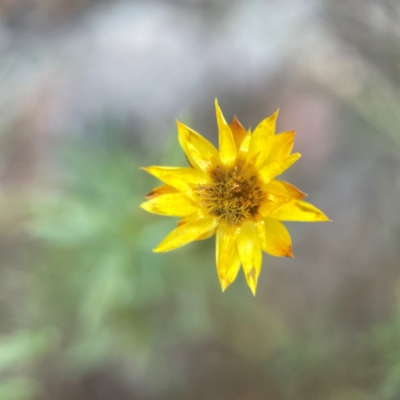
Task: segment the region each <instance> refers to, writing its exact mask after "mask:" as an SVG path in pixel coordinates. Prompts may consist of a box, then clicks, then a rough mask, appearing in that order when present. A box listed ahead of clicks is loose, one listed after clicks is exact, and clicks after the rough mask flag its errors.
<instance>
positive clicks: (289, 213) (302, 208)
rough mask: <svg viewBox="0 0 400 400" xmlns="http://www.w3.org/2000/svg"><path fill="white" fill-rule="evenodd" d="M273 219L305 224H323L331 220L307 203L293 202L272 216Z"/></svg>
mask: <svg viewBox="0 0 400 400" xmlns="http://www.w3.org/2000/svg"><path fill="white" fill-rule="evenodd" d="M271 217H272V218H276V219H279V220H281V221H304V222H323V221H329V218H328V217H327V216H326V215H325V214H324V213H323V212H322V211H321V210H319V209H318V208H317V207H314V206H313V205H312V204H310V203H307V202H305V201H299V200H293V201H290V202H288V203H286V204H284V205H283V206H282V207H280V208H279V209H278V210H277V211H276V212H274V213H273V214H271Z"/></svg>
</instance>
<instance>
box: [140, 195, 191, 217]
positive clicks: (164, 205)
mask: <svg viewBox="0 0 400 400" xmlns="http://www.w3.org/2000/svg"><path fill="white" fill-rule="evenodd" d="M140 207H142V208H143V209H144V210H146V211H148V212H151V213H153V214H160V215H168V216H172V217H183V216H185V215H190V214H193V213H194V212H195V211H196V210H197V207H196V206H194V205H193V203H192V202H191V201H190V199H189V198H188V197H186V196H185V195H183V194H182V193H172V194H164V195H162V196H158V197H154V198H152V199H151V200H149V201H146V202H144V203H142V204H141V205H140Z"/></svg>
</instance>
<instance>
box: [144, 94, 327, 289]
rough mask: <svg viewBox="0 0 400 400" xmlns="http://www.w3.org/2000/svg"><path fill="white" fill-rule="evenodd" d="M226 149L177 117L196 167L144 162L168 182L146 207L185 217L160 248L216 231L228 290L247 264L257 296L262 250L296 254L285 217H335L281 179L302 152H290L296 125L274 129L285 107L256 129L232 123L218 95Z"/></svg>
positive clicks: (221, 272) (184, 146)
mask: <svg viewBox="0 0 400 400" xmlns="http://www.w3.org/2000/svg"><path fill="white" fill-rule="evenodd" d="M215 109H216V114H217V124H218V131H219V151H218V150H217V149H216V148H215V147H214V146H213V145H212V144H211V143H210V142H209V141H208V140H206V139H205V138H204V137H202V136H201V135H199V134H198V133H196V132H195V131H193V130H192V129H190V128H189V127H187V126H186V125H184V124H182V123H180V122H179V121H178V122H177V125H178V139H179V143H180V145H181V146H182V149H183V151H184V152H185V154H186V157H187V159H188V161H189V164H190V166H189V167H182V168H181V167H158V166H151V167H146V168H143V169H144V170H145V171H147V172H148V173H150V174H151V175H154V176H155V177H156V178H158V179H160V180H161V181H162V182H163V183H164V184H163V185H162V186H159V187H157V188H155V189H154V190H152V191H151V192H150V193H149V194H148V196H146V198H147V200H148V201H146V202H145V203H143V204H141V207H142V208H143V209H145V210H146V211H149V212H151V213H154V214H160V215H167V216H174V217H180V218H181V219H180V221H179V222H178V226H177V228H176V229H174V230H173V231H172V232H171V233H170V234H169V235H168V236H167V237H166V238H165V239H164V240H163V241H162V242H161V243H160V244H159V245H158V246H157V247H156V248H155V249H154V251H155V252H165V251H170V250H174V249H176V248H178V247H181V246H184V245H186V244H188V243H190V242H192V241H194V240H203V239H207V238H209V237H211V236H213V235H214V234H216V263H217V272H218V277H219V281H220V283H221V287H222V291H224V290H225V289H226V288H227V287H228V286H229V285H230V284H231V283H232V282H233V281H234V280H235V279H236V276H237V274H238V272H239V269H240V265H242V268H243V272H244V275H245V277H246V281H247V284H248V285H249V287H250V289H251V291H252V292H253V294H254V295H255V293H256V288H257V280H258V277H259V275H260V272H261V265H262V252H263V251H265V252H266V253H268V254H270V255H273V256H278V257H293V253H292V243H291V238H290V235H289V232H288V231H287V230H286V228H285V226H284V225H283V224H282V222H281V221H306V222H316V221H328V220H329V219H328V217H327V216H326V215H325V214H324V213H323V212H322V211H320V210H318V209H317V208H316V207H314V206H313V205H311V204H310V203H307V202H305V201H303V198H304V197H305V196H306V195H305V194H304V193H303V192H302V191H300V190H299V189H297V188H296V187H295V186H293V185H291V184H290V183H287V182H284V181H281V180H277V179H276V177H277V176H278V175H280V174H282V172H284V171H285V170H286V169H288V168H289V167H290V166H291V165H292V164H293V163H294V162H296V161H297V160H298V159H299V158H300V154H299V153H293V154H291V150H292V147H293V140H294V136H295V132H294V131H290V132H283V133H280V134H277V135H275V122H276V118H277V116H278V111H277V112H275V113H274V114H273V115H271V116H270V117H268V118H266V119H264V120H263V121H261V122H260V124H259V125H258V126H257V127H256V129H255V130H254V132H253V133H252V132H251V131H250V130H249V131H247V132H246V130H245V129H244V128H243V126H242V125H241V124H240V123H239V121H238V120H237V119H236V117H234V118H233V120H232V121H231V122H230V124H227V122H226V121H225V118H224V116H223V114H222V112H221V110H220V108H219V106H218V102H217V100H215Z"/></svg>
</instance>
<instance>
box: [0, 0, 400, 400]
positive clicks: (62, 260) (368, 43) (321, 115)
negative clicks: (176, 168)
mask: <svg viewBox="0 0 400 400" xmlns="http://www.w3.org/2000/svg"><path fill="white" fill-rule="evenodd" d="M215 97H218V99H219V102H220V105H221V107H222V109H223V111H224V113H225V115H226V117H227V119H230V118H232V117H233V115H234V114H236V115H237V116H238V117H239V119H240V120H241V122H242V123H243V125H244V126H245V127H249V126H252V127H254V126H255V125H256V124H257V122H258V121H260V120H261V119H262V118H264V117H266V116H267V115H270V114H272V113H273V112H274V111H275V110H276V109H277V108H278V107H279V108H280V116H279V119H278V128H279V129H278V130H279V131H285V130H294V129H297V132H298V133H297V138H296V143H295V150H296V151H299V152H301V153H302V154H303V157H302V158H301V160H300V161H299V162H298V163H296V165H295V167H293V168H292V169H290V170H289V171H287V172H286V173H285V175H284V178H285V179H287V180H288V181H290V182H292V183H293V184H295V185H296V186H298V187H300V188H301V189H302V190H304V191H305V192H306V193H309V194H310V196H309V200H310V202H312V203H314V204H315V205H317V206H318V207H320V208H321V209H322V210H324V211H325V212H326V213H327V214H328V215H329V216H330V217H331V218H332V219H333V222H332V223H329V224H296V223H290V224H289V223H288V224H287V226H288V228H289V230H290V231H291V233H292V238H293V245H294V253H295V257H296V258H295V259H294V260H293V259H280V258H274V257H269V256H265V257H264V266H263V272H262V274H261V277H260V280H259V286H258V293H257V296H256V297H255V298H254V297H253V296H252V294H251V292H250V290H249V289H248V288H247V286H246V284H245V281H244V278H243V276H239V277H238V279H237V281H236V282H235V283H234V284H233V285H232V286H231V287H229V289H228V290H227V291H226V292H225V293H224V294H222V293H221V290H220V287H219V283H218V278H217V274H216V272H215V260H214V257H215V256H214V240H212V239H209V240H207V241H203V242H196V243H194V244H191V245H189V246H186V247H184V248H182V249H179V250H177V251H174V252H171V253H166V254H153V253H152V252H151V249H152V248H153V247H155V245H156V244H157V243H158V242H159V241H160V240H161V239H162V238H163V237H164V236H165V235H166V234H167V232H169V231H170V230H171V229H172V228H173V227H174V226H175V224H176V220H175V219H174V218H171V219H168V218H165V217H159V216H154V215H150V214H147V213H145V212H144V211H143V210H141V209H139V208H138V205H139V204H140V203H141V202H142V201H143V196H144V195H145V194H147V193H148V191H150V189H151V188H152V187H154V186H155V185H157V182H156V180H155V179H153V178H151V177H150V176H147V175H146V174H145V173H144V172H143V171H139V167H140V166H141V165H154V164H155V165H186V161H185V159H184V156H183V153H182V151H181V150H180V148H179V145H178V142H177V137H176V129H175V121H174V120H175V118H178V119H180V120H181V121H183V122H185V123H186V124H188V125H190V126H192V127H193V128H194V129H195V130H197V131H198V132H201V133H202V134H203V135H204V136H206V137H207V138H208V139H210V140H211V141H212V142H214V143H216V138H217V129H216V122H215V116H214V106H213V100H214V98H215ZM399 206H400V2H399V1H398V0H319V1H317V0H315V1H313V0H302V1H301V0H236V1H235V0H205V1H201V0H170V1H161V0H160V1H153V0H147V1H144V0H143V1H133V0H132V1H107V0H102V1H100V0H1V1H0V400H36V399H43V400H111V399H118V400H161V399H162V400H164V399H166V400H179V399H185V400H225V399H229V400H398V399H400V270H399V267H400V265H399V260H400V246H399V244H400V241H399V239H400V212H399Z"/></svg>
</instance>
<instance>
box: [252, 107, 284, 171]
mask: <svg viewBox="0 0 400 400" xmlns="http://www.w3.org/2000/svg"><path fill="white" fill-rule="evenodd" d="M278 112H279V110H277V111H276V112H275V113H274V114H272V115H271V116H270V117H268V118H265V119H264V120H262V121H261V122H260V123H259V124H258V126H257V128H256V129H255V130H254V132H253V135H252V137H251V142H250V147H249V151H248V153H247V154H248V157H247V158H248V159H250V158H253V157H254V156H255V155H257V154H258V158H257V166H258V165H262V164H263V163H264V161H265V160H266V158H267V156H268V154H269V152H270V150H271V146H272V143H273V141H274V135H275V124H276V118H277V117H278Z"/></svg>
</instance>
